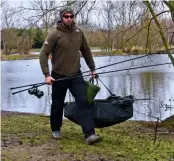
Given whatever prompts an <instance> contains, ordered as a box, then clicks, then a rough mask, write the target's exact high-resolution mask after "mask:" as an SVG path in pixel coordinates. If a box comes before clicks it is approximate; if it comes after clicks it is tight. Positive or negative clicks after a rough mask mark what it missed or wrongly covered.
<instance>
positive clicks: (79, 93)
mask: <svg viewBox="0 0 174 161" xmlns="http://www.w3.org/2000/svg"><path fill="white" fill-rule="evenodd" d="M51 75H52V77H53V78H54V79H59V78H63V77H65V76H62V75H59V74H56V73H55V72H52V74H51ZM78 75H81V76H80V77H77V78H73V79H68V80H62V81H57V82H54V83H53V85H52V105H51V116H50V123H51V130H52V131H59V130H60V128H61V126H62V117H63V106H64V100H65V96H66V92H67V89H69V90H70V92H71V93H72V95H73V96H74V98H75V101H76V106H77V107H78V108H81V109H83V113H81V114H80V116H79V117H78V119H79V122H80V124H81V126H82V131H83V133H84V136H85V138H86V137H88V136H90V135H91V134H95V130H94V121H93V118H92V109H91V107H90V105H89V104H88V101H87V95H86V84H85V82H84V79H83V77H82V74H81V71H79V72H78Z"/></svg>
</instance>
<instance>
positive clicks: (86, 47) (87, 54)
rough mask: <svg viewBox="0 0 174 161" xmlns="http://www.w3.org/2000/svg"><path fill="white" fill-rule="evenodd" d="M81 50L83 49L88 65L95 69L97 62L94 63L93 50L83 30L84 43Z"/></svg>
mask: <svg viewBox="0 0 174 161" xmlns="http://www.w3.org/2000/svg"><path fill="white" fill-rule="evenodd" d="M81 32H82V31H81ZM80 51H81V53H82V55H83V57H84V59H85V61H86V63H87V65H88V67H89V68H90V69H91V70H92V71H94V70H95V63H94V60H93V57H92V53H91V50H90V48H89V45H88V43H87V41H86V38H85V35H84V33H83V32H82V43H81V47H80Z"/></svg>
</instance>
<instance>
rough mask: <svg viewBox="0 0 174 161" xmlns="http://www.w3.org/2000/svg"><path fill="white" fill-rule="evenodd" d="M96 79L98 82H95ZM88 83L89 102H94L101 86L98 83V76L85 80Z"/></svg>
mask: <svg viewBox="0 0 174 161" xmlns="http://www.w3.org/2000/svg"><path fill="white" fill-rule="evenodd" d="M94 79H95V80H96V84H95V83H94ZM85 83H86V85H87V99H88V103H89V104H92V103H93V101H94V98H95V96H96V95H97V93H98V92H99V91H100V87H99V85H98V79H97V78H92V77H91V78H90V79H89V80H88V81H85Z"/></svg>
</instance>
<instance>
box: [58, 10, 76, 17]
mask: <svg viewBox="0 0 174 161" xmlns="http://www.w3.org/2000/svg"><path fill="white" fill-rule="evenodd" d="M66 13H71V14H72V15H74V11H73V10H72V8H70V7H64V8H62V9H61V10H60V13H59V16H60V19H62V17H63V15H64V14H66Z"/></svg>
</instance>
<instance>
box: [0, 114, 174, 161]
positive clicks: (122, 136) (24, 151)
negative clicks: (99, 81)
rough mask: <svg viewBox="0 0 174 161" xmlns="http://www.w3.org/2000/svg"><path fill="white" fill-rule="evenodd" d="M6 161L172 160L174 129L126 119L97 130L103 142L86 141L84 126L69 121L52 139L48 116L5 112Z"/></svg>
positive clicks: (3, 148) (3, 141)
mask: <svg viewBox="0 0 174 161" xmlns="http://www.w3.org/2000/svg"><path fill="white" fill-rule="evenodd" d="M1 117H2V119H1V120H2V126H1V128H2V149H1V150H2V160H3V161H37V160H42V161H46V160H49V161H53V160H55V161H77V160H78V161H85V160H86V161H111V160H115V161H147V160H150V161H172V160H174V148H173V147H174V141H173V140H174V134H173V132H174V130H173V129H170V131H169V130H167V129H166V128H163V127H160V128H159V129H158V135H157V140H156V143H154V142H153V141H154V127H155V123H152V122H135V121H127V122H124V123H121V124H118V125H115V126H111V127H108V128H104V129H97V130H96V131H97V133H98V134H99V135H101V136H102V137H103V140H102V142H100V143H98V144H96V145H93V146H89V145H86V144H84V140H83V135H82V132H81V128H80V127H79V126H78V125H76V124H74V123H72V122H70V121H68V120H66V121H64V122H63V127H62V133H63V138H62V140H54V139H52V136H51V133H50V127H49V117H45V116H39V115H30V114H19V113H8V112H7V113H4V112H2V115H1Z"/></svg>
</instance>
